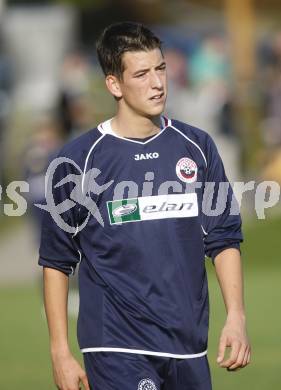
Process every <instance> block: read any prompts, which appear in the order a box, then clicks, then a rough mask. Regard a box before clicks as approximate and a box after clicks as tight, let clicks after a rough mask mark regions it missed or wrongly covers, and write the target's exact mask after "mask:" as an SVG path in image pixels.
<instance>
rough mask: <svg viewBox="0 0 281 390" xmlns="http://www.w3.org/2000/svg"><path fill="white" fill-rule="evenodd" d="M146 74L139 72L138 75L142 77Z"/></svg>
mask: <svg viewBox="0 0 281 390" xmlns="http://www.w3.org/2000/svg"><path fill="white" fill-rule="evenodd" d="M144 75H145V73H140V74H137V75H136V77H138V78H140V77H142V76H144Z"/></svg>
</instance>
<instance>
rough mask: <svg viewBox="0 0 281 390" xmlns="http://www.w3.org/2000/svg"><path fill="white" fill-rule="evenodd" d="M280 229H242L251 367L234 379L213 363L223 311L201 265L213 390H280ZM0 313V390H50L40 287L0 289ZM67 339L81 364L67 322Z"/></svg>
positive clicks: (263, 225) (271, 224)
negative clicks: (206, 287)
mask: <svg viewBox="0 0 281 390" xmlns="http://www.w3.org/2000/svg"><path fill="white" fill-rule="evenodd" d="M280 228H281V220H280V219H276V220H270V221H257V222H255V223H251V224H249V225H247V226H246V227H245V237H246V242H245V244H244V245H243V262H244V265H245V300H246V307H247V323H248V331H249V334H250V339H251V343H252V362H251V364H250V365H249V366H248V367H247V368H245V369H243V370H240V371H238V372H235V373H234V372H232V373H231V372H227V371H226V370H225V369H221V368H220V367H219V366H218V365H217V364H216V362H215V360H216V353H217V343H218V339H219V335H220V330H221V328H222V326H223V324H224V320H225V309H224V306H223V301H222V297H221V293H220V290H219V286H218V283H217V281H216V278H215V272H214V267H213V266H212V264H211V262H209V261H208V262H207V270H208V276H209V289H210V305H211V313H210V331H209V348H208V356H209V362H210V366H211V371H212V379H213V389H214V390H226V389H227V390H237V388H238V387H239V388H240V389H242V390H248V389H251V390H265V389H271V390H277V389H279V388H280V383H281V374H280V362H281V337H280V329H281V326H280V325H281V311H280V301H281V291H280V269H281V266H280V261H281V260H280V258H279V257H280V255H279V247H280V245H279V241H280V230H281V229H280ZM0 307H1V321H0V331H1V339H0V340H1V341H0V362H1V375H0V389H1V390H2V389H3V390H6V389H7V390H8V389H9V390H19V389H20V390H27V389H28V390H37V389H40V390H51V389H56V387H55V386H54V384H53V381H52V369H51V362H50V357H49V349H48V330H47V325H46V321H45V318H44V315H43V313H42V290H41V286H40V285H39V284H38V285H33V286H18V287H16V288H15V287H13V288H12V287H10V288H1V289H0ZM69 334H70V342H71V348H72V351H73V353H74V355H75V356H76V357H77V358H78V360H80V362H81V363H82V356H81V354H80V352H79V349H78V345H77V341H76V323H75V320H73V319H71V320H70V323H69ZM175 390H176V389H175Z"/></svg>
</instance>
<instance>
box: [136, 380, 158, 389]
mask: <svg viewBox="0 0 281 390" xmlns="http://www.w3.org/2000/svg"><path fill="white" fill-rule="evenodd" d="M137 390H157V387H156V385H155V383H154V382H153V380H152V379H150V378H145V379H142V380H141V381H140V382H139V384H138V389H137Z"/></svg>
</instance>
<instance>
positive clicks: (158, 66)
mask: <svg viewBox="0 0 281 390" xmlns="http://www.w3.org/2000/svg"><path fill="white" fill-rule="evenodd" d="M163 65H166V62H165V61H162V62H161V64H160V65H157V66H156V68H161V67H162V66H163Z"/></svg>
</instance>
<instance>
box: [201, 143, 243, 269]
mask: <svg viewBox="0 0 281 390" xmlns="http://www.w3.org/2000/svg"><path fill="white" fill-rule="evenodd" d="M207 151H208V152H207V164H208V166H207V174H206V181H205V186H204V194H203V202H202V229H203V232H204V235H205V238H204V246H205V254H206V256H208V257H210V258H211V259H212V261H213V263H214V260H215V257H216V256H217V255H218V254H219V253H220V252H221V251H223V250H224V249H227V248H237V249H238V250H239V251H240V243H241V242H242V241H243V235H242V230H241V226H242V220H241V215H240V212H239V208H238V207H237V201H236V199H235V196H234V193H233V189H232V187H231V185H230V183H229V181H228V179H227V176H226V174H225V170H224V166H223V162H222V160H221V157H220V155H219V153H218V150H217V147H216V145H215V143H214V141H213V140H212V138H211V137H208V143H207Z"/></svg>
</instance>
